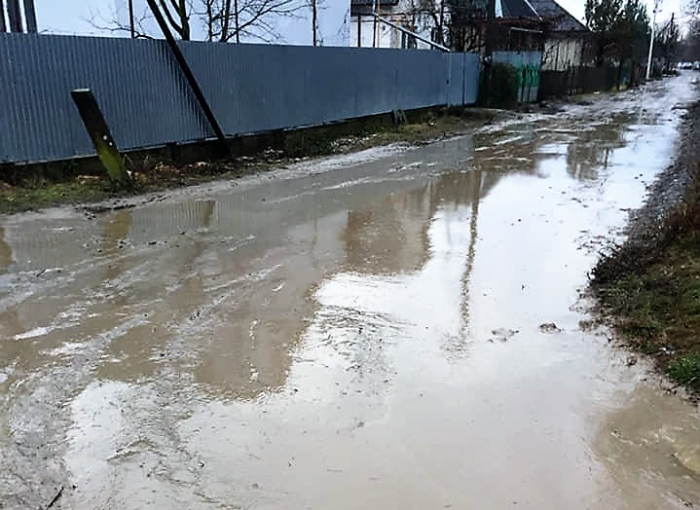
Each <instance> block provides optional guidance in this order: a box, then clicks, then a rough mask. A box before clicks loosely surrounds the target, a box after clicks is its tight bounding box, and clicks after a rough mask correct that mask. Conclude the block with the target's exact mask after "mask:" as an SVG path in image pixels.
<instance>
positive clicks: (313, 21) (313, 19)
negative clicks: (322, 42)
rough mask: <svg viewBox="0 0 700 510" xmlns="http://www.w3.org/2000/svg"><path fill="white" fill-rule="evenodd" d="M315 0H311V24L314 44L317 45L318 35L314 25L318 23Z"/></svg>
mask: <svg viewBox="0 0 700 510" xmlns="http://www.w3.org/2000/svg"><path fill="white" fill-rule="evenodd" d="M316 2H317V0H311V24H312V25H313V31H314V32H313V33H314V38H313V39H314V46H318V36H317V34H316V27H317V25H318V6H317V5H316Z"/></svg>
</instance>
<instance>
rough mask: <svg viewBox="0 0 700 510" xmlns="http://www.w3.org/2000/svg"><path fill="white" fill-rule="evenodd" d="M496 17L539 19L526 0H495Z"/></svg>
mask: <svg viewBox="0 0 700 510" xmlns="http://www.w3.org/2000/svg"><path fill="white" fill-rule="evenodd" d="M496 17H497V18H503V19H517V18H529V19H536V20H539V19H540V17H539V16H538V15H537V11H536V10H535V9H534V8H533V7H532V5H531V4H530V2H529V1H528V0H496Z"/></svg>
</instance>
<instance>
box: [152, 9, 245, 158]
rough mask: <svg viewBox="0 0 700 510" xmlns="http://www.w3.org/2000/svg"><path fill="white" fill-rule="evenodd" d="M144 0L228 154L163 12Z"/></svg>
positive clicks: (217, 122) (223, 136)
mask: <svg viewBox="0 0 700 510" xmlns="http://www.w3.org/2000/svg"><path fill="white" fill-rule="evenodd" d="M146 1H147V2H148V7H150V8H151V12H152V13H153V16H154V17H155V18H156V21H157V22H158V26H160V29H161V31H162V32H163V35H164V36H165V40H166V41H168V46H170V51H172V53H173V55H174V56H175V60H176V61H177V63H178V65H179V66H180V70H181V71H182V74H184V75H185V79H186V80H187V83H188V84H189V86H190V89H192V93H193V94H194V96H195V98H196V99H197V102H198V103H199V106H200V108H202V112H204V116H205V117H206V118H207V120H208V121H209V125H210V126H211V128H212V130H213V131H214V135H215V136H216V138H217V140H218V141H219V146H220V149H221V151H222V154H225V155H228V154H229V150H228V144H227V143H226V135H224V132H223V130H222V129H221V126H220V125H219V121H218V120H216V116H215V115H214V112H213V111H212V109H211V108H210V107H209V103H208V102H207V98H206V97H204V92H202V89H201V88H200V87H199V83H198V82H197V78H195V76H194V73H192V69H190V65H189V64H188V63H187V59H186V58H185V56H184V55H183V54H182V51H180V47H179V46H178V45H177V41H176V40H175V37H173V34H172V32H171V31H170V28H168V23H167V21H165V18H164V17H163V13H162V12H160V9H159V8H158V5H157V4H156V0H146ZM236 28H238V27H236Z"/></svg>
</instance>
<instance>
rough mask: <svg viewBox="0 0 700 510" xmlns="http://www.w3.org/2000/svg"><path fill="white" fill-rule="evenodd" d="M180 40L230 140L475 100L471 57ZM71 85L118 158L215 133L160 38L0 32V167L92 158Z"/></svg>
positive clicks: (475, 81) (474, 63)
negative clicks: (86, 100) (88, 102)
mask: <svg viewBox="0 0 700 510" xmlns="http://www.w3.org/2000/svg"><path fill="white" fill-rule="evenodd" d="M179 44H180V47H181V49H182V51H183V53H184V54H185V56H186V58H187V59H188V62H189V63H190V66H191V67H192V70H193V72H194V74H195V76H196V77H197V79H198V80H199V82H200V85H201V88H202V90H203V92H204V94H205V96H206V97H207V99H208V100H209V101H210V103H211V107H212V110H213V111H214V112H215V114H216V116H217V118H218V120H219V123H220V124H221V126H222V129H223V130H224V132H225V133H226V134H227V135H229V136H235V135H242V134H250V133H258V132H264V131H270V130H275V129H287V128H295V127H303V126H312V125H320V124H325V123H329V122H334V121H341V120H346V119H352V118H357V117H363V116H367V115H374V114H380V113H386V112H390V111H392V110H397V109H413V108H422V107H429V106H438V105H443V104H450V105H455V104H473V103H474V102H475V101H476V89H477V84H478V79H479V60H478V56H477V55H473V54H444V53H439V52H436V51H425V50H422V51H420V50H390V49H371V48H313V47H302V46H273V45H245V44H216V43H202V42H181V43H179ZM76 88H90V89H92V90H93V92H94V93H95V97H96V98H97V101H98V103H99V104H100V107H101V109H102V110H103V113H104V116H105V118H106V120H107V123H108V124H109V126H110V128H111V130H112V134H113V135H114V138H115V140H116V142H117V145H118V146H119V148H121V149H123V150H133V149H139V148H147V147H156V146H162V145H166V144H168V143H186V142H192V141H197V140H202V139H206V138H211V137H212V136H213V134H212V132H211V129H210V128H209V126H208V124H207V123H206V119H205V118H204V116H203V114H202V112H201V110H200V108H199V106H198V104H197V103H196V101H195V99H194V97H193V94H192V93H191V91H190V90H189V88H188V86H187V84H186V82H185V80H184V78H183V77H182V73H181V72H180V70H179V69H178V68H177V65H176V63H175V60H174V58H173V57H172V55H171V54H170V52H169V49H168V47H167V45H166V44H165V42H164V41H146V40H130V39H113V38H92V37H72V36H49V35H34V34H0V163H2V162H12V163H27V162H39V161H52V160H61V159H68V158H71V157H75V156H88V155H93V154H94V150H93V148H92V146H91V143H90V140H89V138H88V136H87V134H86V133H85V128H84V127H83V125H82V122H81V120H80V117H79V115H78V112H77V109H76V108H75V106H74V105H73V102H72V99H71V96H70V91H71V90H73V89H76Z"/></svg>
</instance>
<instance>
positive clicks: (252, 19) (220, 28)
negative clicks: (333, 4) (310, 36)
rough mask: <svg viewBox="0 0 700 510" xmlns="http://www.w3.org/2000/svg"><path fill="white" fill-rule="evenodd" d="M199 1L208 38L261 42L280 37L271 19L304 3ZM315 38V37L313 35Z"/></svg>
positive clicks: (294, 0)
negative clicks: (255, 40)
mask: <svg viewBox="0 0 700 510" xmlns="http://www.w3.org/2000/svg"><path fill="white" fill-rule="evenodd" d="M201 1H202V2H203V3H204V6H203V7H204V13H203V14H204V16H203V17H204V22H205V25H206V29H207V39H208V40H210V41H220V42H231V41H235V42H237V43H240V42H241V38H242V37H245V38H252V39H258V40H261V41H264V42H271V41H274V40H276V39H279V38H280V34H279V33H278V32H277V30H276V28H275V26H274V24H273V19H274V18H275V17H280V16H295V15H297V13H298V11H299V10H300V9H302V8H303V7H304V6H305V4H304V3H302V2H300V1H299V0H201ZM312 1H314V2H315V1H316V0H312ZM314 23H317V20H314ZM314 26H316V25H314ZM314 33H315V32H314ZM314 39H316V37H315V36H314Z"/></svg>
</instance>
